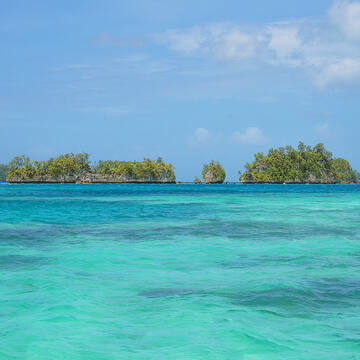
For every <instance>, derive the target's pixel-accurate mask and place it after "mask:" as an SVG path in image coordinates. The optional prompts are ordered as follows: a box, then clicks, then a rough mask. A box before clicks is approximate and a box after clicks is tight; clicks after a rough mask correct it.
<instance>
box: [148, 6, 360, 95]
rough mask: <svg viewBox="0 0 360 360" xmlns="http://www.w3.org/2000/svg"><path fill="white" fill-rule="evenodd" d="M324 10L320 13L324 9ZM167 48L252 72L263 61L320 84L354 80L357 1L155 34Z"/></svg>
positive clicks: (359, 33)
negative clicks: (315, 14) (310, 14)
mask: <svg viewBox="0 0 360 360" xmlns="http://www.w3.org/2000/svg"><path fill="white" fill-rule="evenodd" d="M324 15H325V14H324ZM155 38H156V39H157V41H158V42H160V43H161V44H164V45H166V46H167V47H169V48H170V49H171V50H173V51H175V52H177V53H181V54H184V55H186V56H192V57H197V58H199V59H201V58H205V59H215V60H221V61H224V62H231V63H232V64H233V66H234V67H236V69H249V66H248V65H249V64H251V69H252V71H256V70H261V69H265V68H267V67H268V66H282V67H283V68H284V69H293V71H302V72H303V73H304V74H306V75H307V76H308V77H309V78H310V79H311V80H312V82H313V83H314V85H315V86H318V87H320V88H324V87H326V86H329V85H332V84H345V83H348V82H350V81H352V82H353V81H358V82H359V83H360V75H359V73H360V69H359V67H360V65H359V64H360V46H359V43H358V42H357V39H360V1H349V0H338V1H335V3H334V5H333V6H332V7H331V9H330V10H329V12H328V16H327V17H325V16H324V18H322V19H295V20H293V21H287V22H278V23H265V24H260V25H259V24H258V25H254V26H252V27H249V26H248V25H247V26H245V25H242V24H229V23H215V24H207V25H199V26H195V27H191V28H187V29H176V30H168V31H165V32H164V33H161V34H158V35H156V36H155Z"/></svg>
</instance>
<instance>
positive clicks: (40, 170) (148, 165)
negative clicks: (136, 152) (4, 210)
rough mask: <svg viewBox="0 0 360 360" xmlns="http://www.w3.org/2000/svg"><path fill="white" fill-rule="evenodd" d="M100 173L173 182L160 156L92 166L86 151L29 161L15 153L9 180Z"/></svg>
mask: <svg viewBox="0 0 360 360" xmlns="http://www.w3.org/2000/svg"><path fill="white" fill-rule="evenodd" d="M89 174H100V175H103V176H109V177H120V176H123V177H124V176H125V177H128V178H129V179H134V180H139V179H151V180H160V179H163V178H167V179H169V180H170V181H175V173H174V166H173V165H172V164H166V163H165V162H164V161H163V160H162V158H160V157H159V158H158V159H157V160H155V161H154V160H151V159H144V160H143V161H118V160H115V161H112V160H105V161H99V162H98V163H97V164H95V165H94V166H91V163H90V160H89V154H87V153H79V154H73V153H70V154H64V155H60V156H58V157H56V158H50V159H49V160H45V161H36V160H35V161H30V159H29V158H28V157H26V156H24V155H23V156H15V157H14V158H13V159H12V160H11V162H10V164H9V172H8V178H9V179H24V180H31V179H38V180H41V179H44V178H49V177H50V178H57V177H64V176H74V177H76V176H85V175H89Z"/></svg>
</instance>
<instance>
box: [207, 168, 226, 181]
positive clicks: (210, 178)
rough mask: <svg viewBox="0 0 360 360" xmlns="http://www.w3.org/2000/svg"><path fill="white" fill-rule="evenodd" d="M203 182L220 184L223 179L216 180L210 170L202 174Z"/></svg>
mask: <svg viewBox="0 0 360 360" xmlns="http://www.w3.org/2000/svg"><path fill="white" fill-rule="evenodd" d="M204 181H205V184H222V183H223V182H224V180H217V179H216V176H215V174H214V173H213V172H212V171H208V172H207V173H206V174H205V176H204Z"/></svg>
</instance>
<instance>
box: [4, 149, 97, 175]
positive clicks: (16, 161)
mask: <svg viewBox="0 0 360 360" xmlns="http://www.w3.org/2000/svg"><path fill="white" fill-rule="evenodd" d="M89 171H90V160H89V154H87V153H79V154H73V153H70V154H63V155H60V156H58V157H56V158H50V159H49V160H43V161H37V160H34V161H30V159H29V158H28V157H27V156H24V155H22V156H15V157H14V158H13V159H12V160H11V161H10V163H9V172H8V178H20V179H32V178H36V177H44V176H51V177H58V176H74V175H79V174H81V173H86V172H89Z"/></svg>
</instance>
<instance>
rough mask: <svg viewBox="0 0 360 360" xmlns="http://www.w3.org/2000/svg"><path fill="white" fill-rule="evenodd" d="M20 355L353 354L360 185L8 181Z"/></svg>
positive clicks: (4, 273) (357, 329)
mask: <svg viewBox="0 0 360 360" xmlns="http://www.w3.org/2000/svg"><path fill="white" fill-rule="evenodd" d="M12 359H14V360H15V359H16V360H17V359H19V360H78V359H82V360H115V359H116V360H123V359H125V360H126V359H133V360H147V359H149V360H150V359H159V360H162V359H164V360H172V359H176V360H185V359H189V360H190V359H191V360H207V359H214V360H215V359H216V360H227V359H229V360H234V359H236V360H237V359H239V360H242V359H243V360H264V359H265V360H267V359H274V360H278V359H296V360H298V359H309V360H310V359H311V360H314V359H316V360H321V359H324V360H331V359H334V360H335V359H336V360H342V359H360V186H358V185H334V186H332V185H240V184H238V185H192V184H185V185H95V184H93V185H9V184H0V360H12Z"/></svg>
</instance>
